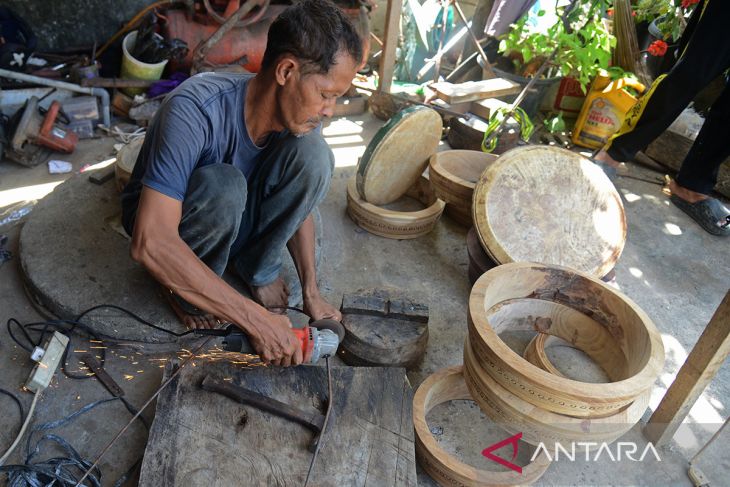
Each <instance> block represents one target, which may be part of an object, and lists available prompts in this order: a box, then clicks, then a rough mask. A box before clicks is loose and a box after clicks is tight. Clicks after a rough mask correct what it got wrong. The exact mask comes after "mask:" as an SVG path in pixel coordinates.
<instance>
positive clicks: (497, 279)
mask: <svg viewBox="0 0 730 487" xmlns="http://www.w3.org/2000/svg"><path fill="white" fill-rule="evenodd" d="M523 299H529V300H538V301H539V300H542V301H552V302H554V303H558V304H561V305H564V307H565V308H566V309H567V308H572V309H573V310H574V311H577V312H579V313H582V314H583V315H585V316H587V317H590V319H591V320H593V321H596V322H598V323H599V324H600V325H601V326H602V327H603V329H604V332H603V333H601V334H600V335H598V336H596V337H593V336H591V338H590V340H593V341H594V342H595V341H596V340H600V342H599V343H597V349H599V350H600V349H601V348H603V344H606V346H609V344H610V343H611V341H613V342H614V343H615V344H616V345H617V346H618V348H619V349H620V350H621V351H622V353H623V355H624V357H625V359H626V362H627V364H628V365H627V369H628V370H627V371H626V378H625V379H623V380H620V381H618V382H611V383H607V384H593V383H585V382H580V381H575V380H571V379H566V378H563V377H558V376H555V375H553V374H551V373H549V372H546V371H545V370H542V369H540V368H539V367H537V366H535V365H533V364H531V363H529V362H528V361H526V360H525V359H523V358H522V357H521V356H520V355H518V354H517V353H515V352H514V351H513V350H512V349H511V348H510V347H509V346H507V344H505V343H504V342H503V341H502V339H501V338H500V337H499V336H498V334H499V332H501V331H504V330H505V329H506V328H505V327H506V326H512V325H510V324H509V323H518V324H522V325H524V324H525V323H527V324H528V325H530V324H532V326H533V327H534V329H536V330H537V331H542V332H544V333H550V331H549V330H550V328H551V327H553V326H555V327H556V328H558V329H560V328H567V330H564V332H563V333H578V334H580V332H581V330H580V329H578V328H577V327H575V325H571V321H572V320H568V319H566V317H565V316H567V315H565V316H563V313H562V311H561V312H555V313H552V314H551V315H550V316H547V317H546V316H541V317H537V318H533V317H532V316H529V315H528V316H517V317H515V319H513V320H512V322H510V321H505V320H503V321H500V322H499V326H497V327H496V328H495V327H493V324H495V323H497V321H498V320H495V315H497V313H499V309H500V307H504V306H505V305H506V304H508V303H510V302H513V301H514V300H523ZM536 304H539V303H536ZM560 309H563V308H560ZM497 316H498V315H497ZM490 319H491V321H490ZM571 326H572V328H571ZM468 327H469V336H470V341H471V344H472V347H473V352H474V355H475V359H476V360H477V363H478V365H479V366H480V368H481V369H483V370H484V371H485V372H486V373H487V374H489V375H490V377H492V378H493V379H494V380H495V381H496V382H497V383H498V384H499V385H501V386H502V387H503V388H505V389H506V390H508V391H509V392H511V393H512V394H514V395H516V396H518V397H520V398H521V399H523V400H525V401H527V402H528V403H530V404H533V405H535V406H537V407H539V408H541V409H545V410H548V411H552V412H555V413H559V414H563V415H568V416H575V417H597V416H604V415H609V414H612V413H614V412H617V411H619V410H621V409H622V408H624V407H625V406H627V405H629V404H630V403H632V402H633V401H634V400H636V399H637V398H638V397H639V396H641V395H643V394H644V393H646V392H647V391H649V390H650V389H651V388H652V386H653V384H654V381H655V380H656V378H657V376H658V375H659V373H660V372H661V370H662V368H663V366H664V346H663V344H662V341H661V337H660V335H659V332H658V330H657V329H656V326H655V325H654V323H652V321H651V320H650V319H649V317H648V316H647V315H646V313H644V312H643V311H642V310H641V309H640V308H639V307H638V306H637V305H636V304H635V303H634V302H633V301H631V300H630V299H628V298H627V297H626V296H624V295H622V294H620V293H618V292H617V291H615V290H614V289H612V288H611V287H609V286H607V285H606V284H604V283H603V282H601V281H599V280H598V279H596V278H593V277H591V276H589V275H587V274H584V273H581V272H578V271H575V270H572V269H568V268H565V267H558V266H550V267H548V266H544V265H541V264H534V263H511V264H505V265H502V266H499V267H496V268H494V269H491V270H489V271H488V272H486V273H485V274H484V275H483V276H482V277H480V278H479V280H477V282H476V283H475V284H474V287H473V288H472V292H471V295H470V298H469V313H468ZM571 330H572V331H571ZM590 333H591V334H595V330H594V327H592V328H591V331H590ZM584 351H586V353H588V355H591V353H589V352H588V351H587V350H585V349H584ZM596 353H598V351H596ZM597 361H599V360H597ZM599 363H600V361H599Z"/></svg>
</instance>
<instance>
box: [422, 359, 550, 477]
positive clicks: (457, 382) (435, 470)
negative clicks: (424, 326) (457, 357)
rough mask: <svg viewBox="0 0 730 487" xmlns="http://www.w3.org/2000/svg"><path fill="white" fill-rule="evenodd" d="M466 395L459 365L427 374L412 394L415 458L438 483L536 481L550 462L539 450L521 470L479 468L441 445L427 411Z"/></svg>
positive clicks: (466, 390)
mask: <svg viewBox="0 0 730 487" xmlns="http://www.w3.org/2000/svg"><path fill="white" fill-rule="evenodd" d="M458 399H466V400H469V401H473V400H474V399H473V398H472V397H471V395H470V394H469V390H468V389H467V387H466V384H465V383H464V377H463V376H462V366H461V365H458V366H454V367H447V368H445V369H441V370H439V371H437V372H436V373H434V374H432V375H430V376H428V377H427V378H426V380H424V381H423V382H422V383H421V385H420V386H419V387H418V390H417V391H416V394H415V396H414V397H413V426H414V428H415V432H416V459H417V460H418V463H419V464H420V465H421V467H423V469H424V470H425V471H426V473H428V475H430V476H431V478H432V479H434V480H435V481H436V482H437V483H438V484H439V485H443V486H454V485H458V486H464V487H472V486H473V487H477V486H487V485H524V484H531V483H533V482H535V481H537V480H538V479H539V478H540V477H541V476H542V475H543V474H544V473H545V470H547V468H548V467H549V466H550V459H549V458H548V457H547V455H546V454H545V452H544V451H541V452H540V453H539V455H538V456H537V458H536V459H535V461H534V462H531V463H530V464H529V465H527V466H525V467H523V468H522V473H521V474H518V473H516V472H496V471H495V472H492V471H488V470H479V469H477V468H474V467H472V466H470V465H467V464H466V463H463V462H461V461H459V460H457V459H456V458H454V457H453V456H452V455H450V454H449V453H448V452H447V451H446V450H444V449H443V448H441V447H440V446H439V444H438V443H437V442H436V440H435V439H434V437H433V435H432V434H431V431H430V430H429V428H428V423H427V422H426V416H427V415H428V413H429V412H430V411H431V409H433V408H434V407H435V406H437V405H438V404H441V403H444V402H447V401H455V400H458Z"/></svg>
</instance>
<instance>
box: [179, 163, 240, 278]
mask: <svg viewBox="0 0 730 487" xmlns="http://www.w3.org/2000/svg"><path fill="white" fill-rule="evenodd" d="M247 192H248V191H247V188H246V178H245V177H244V176H243V173H241V171H239V170H238V169H236V168H235V167H233V166H231V165H230V164H212V165H210V166H204V167H201V168H199V169H196V170H195V171H193V174H192V175H191V176H190V182H189V183H188V191H187V194H186V195H185V200H184V201H183V207H182V218H181V219H180V225H179V226H178V232H179V234H180V238H182V239H183V241H185V243H186V244H188V246H189V247H190V248H191V249H192V251H193V252H195V255H197V256H198V257H199V258H200V260H202V261H203V262H204V263H205V265H207V266H208V267H210V269H211V270H212V271H213V272H215V273H216V274H218V275H219V276H221V275H223V271H224V270H225V269H226V264H227V263H228V257H229V254H230V251H231V247H232V246H233V243H234V241H235V240H236V236H237V235H238V231H239V228H240V224H241V218H242V216H243V214H244V211H245V209H246V197H247Z"/></svg>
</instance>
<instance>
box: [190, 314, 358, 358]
mask: <svg viewBox="0 0 730 487" xmlns="http://www.w3.org/2000/svg"><path fill="white" fill-rule="evenodd" d="M292 332H293V333H294V334H295V335H296V337H297V338H298V339H299V341H300V343H301V344H302V353H303V354H304V356H305V357H306V356H307V355H310V357H311V358H310V360H309V361H310V363H317V362H319V361H320V360H321V359H322V358H324V357H329V356H332V355H334V354H335V353H336V352H337V347H339V345H340V342H341V341H342V340H343V339H344V337H345V328H344V327H343V326H342V323H340V322H339V321H336V320H330V319H324V320H316V321H313V322H312V323H311V324H310V325H308V326H305V327H304V328H293V329H292ZM195 334H196V335H213V336H221V337H223V343H222V345H223V350H225V351H227V352H238V353H246V354H250V355H256V354H257V352H256V349H254V347H253V346H252V345H251V342H250V341H249V339H248V336H247V335H246V334H245V333H244V332H243V331H242V330H241V329H240V328H238V327H237V326H235V325H229V326H228V327H227V328H225V329H222V330H205V329H201V330H195Z"/></svg>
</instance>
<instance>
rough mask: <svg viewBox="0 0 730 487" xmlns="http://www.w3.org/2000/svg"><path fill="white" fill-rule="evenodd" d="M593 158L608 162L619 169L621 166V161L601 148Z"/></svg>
mask: <svg viewBox="0 0 730 487" xmlns="http://www.w3.org/2000/svg"><path fill="white" fill-rule="evenodd" d="M593 159H594V160H596V161H600V162H603V163H605V164H608V165H609V166H611V167H612V168H614V169H618V168H619V167H620V166H621V163H620V162H618V161H617V160H616V159H614V158H613V157H611V156H609V155H608V152H606V151H605V150H601V151H600V152H599V153H598V154H596V156H595V157H594V158H593Z"/></svg>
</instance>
